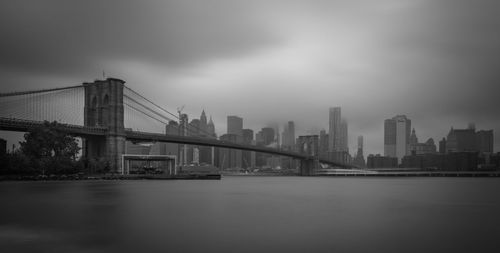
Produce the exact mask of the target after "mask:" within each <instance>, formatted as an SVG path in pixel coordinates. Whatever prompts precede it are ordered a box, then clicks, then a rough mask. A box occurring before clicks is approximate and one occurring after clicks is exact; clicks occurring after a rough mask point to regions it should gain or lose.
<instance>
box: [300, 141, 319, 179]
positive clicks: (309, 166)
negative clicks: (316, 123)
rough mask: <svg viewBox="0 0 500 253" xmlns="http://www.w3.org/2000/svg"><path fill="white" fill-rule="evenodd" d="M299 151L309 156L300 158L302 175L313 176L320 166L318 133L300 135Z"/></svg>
mask: <svg viewBox="0 0 500 253" xmlns="http://www.w3.org/2000/svg"><path fill="white" fill-rule="evenodd" d="M297 147H298V150H299V153H301V154H306V155H308V156H309V158H307V159H303V160H300V175H301V176H312V175H314V174H315V172H316V171H317V170H318V168H319V141H318V136H317V135H307V136H299V138H298V140H297Z"/></svg>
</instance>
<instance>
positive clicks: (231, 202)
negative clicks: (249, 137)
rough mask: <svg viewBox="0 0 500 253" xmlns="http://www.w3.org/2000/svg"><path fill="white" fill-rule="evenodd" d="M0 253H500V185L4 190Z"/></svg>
mask: <svg viewBox="0 0 500 253" xmlns="http://www.w3.org/2000/svg"><path fill="white" fill-rule="evenodd" d="M0 252H500V179H496V178H303V177H225V178H223V180H221V181H76V182H0Z"/></svg>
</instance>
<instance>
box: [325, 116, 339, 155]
mask: <svg viewBox="0 0 500 253" xmlns="http://www.w3.org/2000/svg"><path fill="white" fill-rule="evenodd" d="M340 124H341V112H340V107H330V113H329V128H328V138H329V139H328V151H329V152H336V151H340V150H339V147H340V131H341V130H340Z"/></svg>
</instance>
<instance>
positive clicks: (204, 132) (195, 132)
mask: <svg viewBox="0 0 500 253" xmlns="http://www.w3.org/2000/svg"><path fill="white" fill-rule="evenodd" d="M124 87H125V88H126V89H127V90H129V91H131V92H132V93H134V94H135V95H137V96H139V97H140V98H142V99H144V100H145V101H147V102H149V103H150V104H152V105H154V106H156V107H157V108H158V109H160V110H162V111H164V112H166V113H168V114H169V115H172V116H173V117H175V118H176V119H177V120H179V116H177V115H175V114H174V113H171V112H170V111H168V110H167V109H164V108H163V107H161V106H159V105H158V104H156V103H154V102H153V101H151V100H149V99H148V98H146V97H144V96H143V95H141V94H139V93H138V92H136V91H134V90H132V89H131V88H129V87H128V86H126V85H124ZM124 96H125V95H124ZM127 97H129V96H127ZM129 98H130V97H129ZM136 103H138V104H140V103H139V102H137V101H136ZM141 105H142V104H141ZM142 106H143V107H145V106H144V105H142ZM189 127H192V128H196V130H197V131H196V130H192V129H189ZM186 129H187V130H188V131H191V133H192V134H195V135H199V133H200V132H201V133H203V134H206V135H207V136H211V133H208V132H207V131H205V130H203V129H201V128H199V127H197V126H192V125H189V124H187V127H186Z"/></svg>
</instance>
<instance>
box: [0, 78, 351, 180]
mask: <svg viewBox="0 0 500 253" xmlns="http://www.w3.org/2000/svg"><path fill="white" fill-rule="evenodd" d="M54 120H55V121H58V122H59V123H60V127H59V130H60V131H63V132H66V133H68V134H71V135H73V136H78V137H81V138H82V155H83V156H84V157H87V158H104V159H107V160H108V161H109V163H110V165H111V168H112V170H113V171H114V172H116V173H120V174H125V173H127V171H126V170H124V168H123V164H122V157H123V156H124V155H127V154H126V149H125V143H126V141H132V142H134V143H141V142H149V143H151V142H166V143H177V144H188V145H198V146H210V147H219V148H229V149H238V150H246V151H255V152H261V153H267V154H272V155H279V156H285V157H291V158H293V159H297V160H299V161H300V171H299V174H300V175H303V176H309V175H314V174H315V172H316V171H318V169H319V166H320V163H321V164H328V165H331V166H334V167H342V168H351V167H353V166H352V165H350V164H343V163H339V162H335V161H332V160H328V159H323V158H320V157H319V155H318V143H317V136H301V139H302V140H303V143H301V144H300V145H298V146H299V148H298V151H297V152H295V151H289V150H281V149H279V148H271V147H263V146H257V145H251V144H242V143H235V142H229V141H223V140H217V139H214V138H206V137H199V136H189V135H172V134H166V132H165V125H166V124H167V123H168V122H169V121H171V120H176V121H177V120H179V117H178V116H177V115H176V114H174V113H172V112H170V111H169V110H167V109H165V108H164V107H162V106H160V105H158V104H157V103H155V102H153V101H151V100H149V99H148V98H146V97H144V96H143V95H141V94H140V93H139V92H136V91H134V90H132V89H131V88H129V87H127V86H126V85H125V81H123V80H120V79H116V78H107V79H106V80H96V81H94V82H90V83H83V84H80V85H73V86H68V87H61V88H53V89H42V90H31V91H22V92H11V93H0V130H7V131H18V132H26V131H29V130H30V129H31V128H33V127H36V126H40V125H42V124H43V122H44V121H54ZM186 128H187V129H186V130H188V131H195V130H196V131H199V129H190V126H186Z"/></svg>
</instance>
